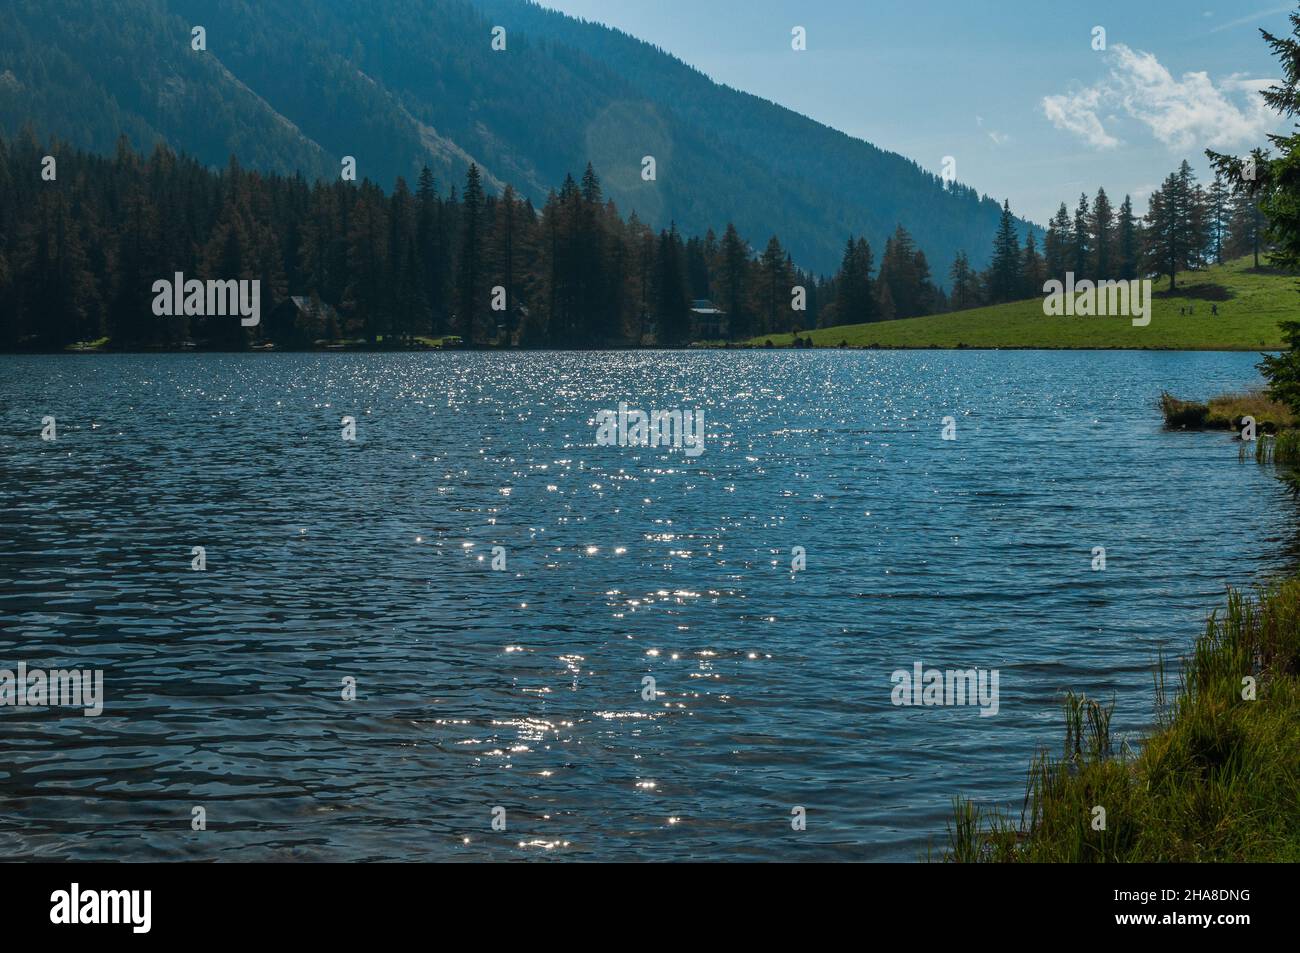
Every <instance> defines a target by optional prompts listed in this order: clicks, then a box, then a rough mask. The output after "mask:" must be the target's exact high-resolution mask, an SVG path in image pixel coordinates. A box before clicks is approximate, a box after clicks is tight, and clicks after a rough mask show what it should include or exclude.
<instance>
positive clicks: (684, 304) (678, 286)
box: [654, 225, 691, 347]
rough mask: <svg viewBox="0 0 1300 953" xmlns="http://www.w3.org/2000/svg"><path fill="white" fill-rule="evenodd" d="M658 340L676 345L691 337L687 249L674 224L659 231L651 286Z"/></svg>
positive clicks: (669, 344) (672, 345) (684, 342)
mask: <svg viewBox="0 0 1300 953" xmlns="http://www.w3.org/2000/svg"><path fill="white" fill-rule="evenodd" d="M654 298H655V321H656V323H657V325H658V328H659V343H660V344H665V345H668V346H670V347H678V346H681V345H683V344H686V343H687V342H688V341H689V340H690V332H691V327H690V299H689V298H688V297H687V291H686V250H685V248H684V247H683V245H682V239H681V236H680V235H679V234H678V233H677V226H676V225H672V226H671V227H670V228H669V229H668V230H667V231H663V232H660V233H659V250H658V255H657V256H656V277H655V287H654Z"/></svg>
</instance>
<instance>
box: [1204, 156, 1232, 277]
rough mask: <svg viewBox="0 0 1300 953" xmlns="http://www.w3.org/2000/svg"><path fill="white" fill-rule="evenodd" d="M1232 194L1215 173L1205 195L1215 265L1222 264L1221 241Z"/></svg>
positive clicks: (1225, 232)
mask: <svg viewBox="0 0 1300 953" xmlns="http://www.w3.org/2000/svg"><path fill="white" fill-rule="evenodd" d="M1231 199H1232V194H1231V191H1230V190H1229V189H1228V183H1227V180H1226V179H1224V177H1223V174H1222V173H1216V174H1215V176H1214V182H1213V183H1212V184H1211V185H1210V188H1209V191H1208V192H1207V194H1206V200H1207V202H1208V205H1209V215H1210V218H1209V227H1210V244H1211V247H1212V249H1213V256H1214V261H1215V263H1216V264H1220V265H1221V264H1223V240H1224V238H1225V237H1226V235H1227V232H1228V212H1229V209H1230V206H1231Z"/></svg>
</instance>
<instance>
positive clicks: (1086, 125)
mask: <svg viewBox="0 0 1300 953" xmlns="http://www.w3.org/2000/svg"><path fill="white" fill-rule="evenodd" d="M1105 57H1106V65H1107V75H1106V77H1105V78H1104V79H1102V80H1101V81H1100V82H1098V83H1095V84H1093V85H1092V86H1086V87H1084V88H1082V89H1079V90H1076V91H1074V92H1071V93H1065V94H1061V95H1056V96H1046V97H1044V98H1043V101H1042V107H1043V113H1044V115H1045V116H1046V117H1047V118H1048V120H1050V121H1051V123H1052V124H1053V125H1055V126H1056V127H1057V128H1058V129H1063V130H1065V131H1067V132H1071V133H1074V134H1075V135H1077V136H1079V137H1080V138H1082V139H1084V140H1085V141H1086V142H1088V143H1089V144H1091V145H1092V146H1093V147H1094V148H1097V149H1110V148H1114V147H1115V146H1117V145H1118V144H1119V139H1118V138H1117V137H1116V136H1115V135H1113V134H1112V133H1111V132H1108V131H1107V130H1106V127H1105V125H1104V124H1103V122H1102V119H1101V113H1103V112H1107V113H1109V112H1112V111H1113V112H1118V113H1119V114H1120V115H1122V116H1126V117H1128V118H1129V119H1133V120H1136V121H1137V122H1139V123H1141V124H1142V125H1144V126H1146V127H1147V129H1148V130H1149V131H1150V132H1151V134H1152V135H1153V136H1154V137H1155V138H1156V139H1157V140H1158V141H1160V142H1162V143H1164V144H1165V145H1167V146H1169V147H1170V148H1171V149H1175V150H1187V149H1190V148H1211V149H1222V148H1230V147H1233V146H1241V145H1254V144H1256V143H1258V142H1260V141H1261V140H1262V139H1263V138H1264V135H1265V133H1267V132H1269V131H1270V130H1272V129H1274V128H1275V127H1276V126H1277V125H1278V122H1279V120H1278V117H1277V116H1275V115H1274V114H1273V113H1271V112H1270V111H1269V109H1268V107H1267V106H1266V105H1265V104H1264V101H1263V100H1262V99H1261V98H1260V97H1259V95H1258V91H1259V90H1260V89H1262V88H1264V87H1266V86H1269V85H1271V83H1272V82H1274V81H1273V80H1267V79H1249V78H1246V77H1243V76H1241V75H1239V74H1238V75H1233V76H1230V77H1228V78H1226V79H1224V80H1221V81H1220V82H1219V83H1218V84H1217V85H1216V84H1215V82H1214V81H1213V80H1211V79H1210V76H1209V74H1208V73H1206V72H1204V71H1199V72H1189V73H1184V74H1183V75H1182V77H1181V78H1179V79H1175V78H1174V76H1173V74H1172V73H1170V72H1169V70H1168V69H1166V68H1165V67H1164V66H1163V65H1161V63H1160V61H1159V60H1157V59H1156V58H1155V56H1154V55H1152V54H1151V53H1145V52H1143V51H1141V50H1133V49H1130V48H1129V47H1127V46H1125V45H1124V44H1122V43H1116V44H1114V45H1113V46H1112V47H1111V48H1110V50H1109V51H1108V52H1107V53H1106V54H1105ZM1111 118H1112V117H1111V116H1109V115H1108V116H1107V120H1108V121H1110V120H1111Z"/></svg>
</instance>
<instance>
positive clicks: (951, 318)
mask: <svg viewBox="0 0 1300 953" xmlns="http://www.w3.org/2000/svg"><path fill="white" fill-rule="evenodd" d="M1250 266H1251V259H1249V258H1243V259H1239V260H1237V261H1233V262H1229V263H1228V264H1225V265H1221V266H1216V267H1213V268H1209V269H1206V270H1205V271H1197V272H1186V273H1183V274H1180V275H1179V276H1178V290H1177V292H1176V294H1175V295H1174V296H1173V297H1169V296H1168V287H1169V282H1168V280H1167V279H1166V280H1164V281H1160V282H1156V283H1155V284H1154V285H1153V287H1152V292H1153V296H1152V310H1151V323H1150V324H1149V325H1147V326H1146V327H1140V328H1139V327H1134V326H1133V324H1132V322H1131V320H1130V319H1129V318H1120V317H1105V318H1095V317H1094V318H1087V317H1048V316H1047V315H1044V314H1043V301H1042V299H1041V298H1033V299H1030V300H1028V301H1017V302H1014V303H1011V304H1001V305H994V306H991V307H987V308H973V309H971V310H969V311H957V312H953V313H951V314H936V315H930V316H928V317H924V318H907V319H904V320H899V321H877V322H875V323H872V324H853V325H843V326H841V327H835V328H825V329H822V330H820V331H811V332H808V333H805V334H804V335H803V336H804V337H808V336H809V335H811V337H812V339H813V343H814V344H816V345H817V346H818V347H835V346H836V345H838V344H839V343H840V342H841V341H845V342H847V343H848V344H849V345H850V346H851V347H870V346H871V345H873V344H879V345H880V346H881V347H960V346H962V345H965V346H966V347H1034V348H1040V347H1041V348H1175V349H1183V350H1245V351H1255V350H1269V349H1275V348H1279V347H1281V344H1282V337H1281V334H1280V332H1279V331H1278V326H1277V325H1278V322H1279V321H1281V320H1283V319H1284V318H1291V319H1300V276H1297V275H1293V274H1284V273H1280V272H1276V271H1273V270H1270V269H1267V268H1263V269H1261V270H1260V271H1254V270H1253V269H1252V268H1251V267H1250ZM1212 305H1215V306H1217V307H1218V309H1219V313H1218V315H1217V316H1213V315H1211V313H1210V308H1211V306H1212ZM1189 308H1190V309H1191V310H1192V313H1190V314H1180V313H1179V311H1180V309H1189ZM770 338H771V341H772V343H773V344H774V345H776V346H778V347H784V346H788V345H789V344H790V343H791V339H792V336H791V335H789V334H780V335H771V336H770ZM767 339H768V338H767V337H763V338H755V339H754V340H753V341H751V342H750V343H752V344H754V345H757V346H762V345H763V343H764V342H765V341H766V340H767Z"/></svg>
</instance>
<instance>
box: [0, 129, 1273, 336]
mask: <svg viewBox="0 0 1300 953" xmlns="http://www.w3.org/2000/svg"><path fill="white" fill-rule="evenodd" d="M51 160H52V161H53V163H54V164H53V166H49V163H50V162H51ZM47 167H48V168H50V169H52V172H53V177H52V178H50V177H48V175H47V174H46V169H47ZM1262 229H1263V224H1262V218H1261V215H1260V212H1259V209H1258V208H1257V207H1256V205H1255V203H1254V202H1253V200H1252V199H1251V198H1250V196H1249V195H1248V194H1247V193H1245V192H1242V191H1233V190H1230V189H1228V188H1227V186H1226V185H1225V184H1224V181H1223V180H1220V179H1216V181H1215V183H1214V184H1213V185H1212V186H1211V188H1210V189H1208V190H1206V189H1202V188H1201V187H1200V186H1199V185H1197V184H1196V182H1195V178H1194V176H1193V175H1192V173H1191V170H1190V167H1189V166H1188V165H1187V163H1183V165H1182V167H1181V168H1180V169H1179V170H1178V171H1177V172H1175V173H1172V174H1171V175H1170V176H1169V178H1168V179H1167V180H1166V182H1165V185H1164V186H1163V187H1162V188H1161V189H1160V190H1158V191H1157V192H1156V193H1155V194H1154V195H1153V196H1152V197H1151V200H1150V204H1149V208H1148V211H1147V214H1146V215H1145V216H1144V217H1143V218H1142V219H1138V218H1137V217H1136V215H1135V213H1134V211H1133V208H1132V202H1131V200H1130V199H1129V198H1128V197H1125V199H1124V201H1123V203H1122V204H1121V205H1120V207H1119V209H1118V210H1116V209H1114V208H1112V206H1111V203H1110V201H1109V199H1108V197H1107V196H1106V193H1105V190H1104V189H1103V190H1099V191H1098V193H1097V196H1096V198H1095V199H1094V200H1092V201H1091V202H1090V201H1089V199H1088V198H1087V196H1086V195H1085V196H1080V200H1079V205H1078V208H1077V209H1076V212H1075V215H1074V217H1073V219H1071V218H1070V216H1069V215H1068V213H1067V211H1066V209H1065V206H1064V205H1062V206H1061V210H1060V211H1059V212H1058V214H1057V216H1056V217H1055V218H1054V219H1053V221H1052V223H1051V227H1050V228H1049V229H1048V231H1047V237H1046V241H1045V243H1044V245H1045V247H1044V250H1043V253H1042V254H1040V253H1039V251H1038V248H1037V243H1036V239H1035V235H1034V232H1032V231H1030V232H1028V233H1027V234H1026V235H1025V239H1024V242H1023V245H1022V244H1021V242H1020V240H1019V238H1018V228H1017V221H1016V219H1015V217H1014V215H1013V214H1012V212H1011V209H1010V207H1009V205H1006V204H1004V206H1003V212H1002V217H1001V222H1000V224H999V226H998V228H997V229H996V230H995V231H994V232H993V233H992V234H990V235H989V236H987V238H986V243H987V244H986V246H985V247H990V248H991V249H992V252H991V256H990V257H991V263H990V265H989V267H988V268H987V269H985V270H983V271H977V270H976V269H975V268H974V267H973V266H971V264H970V259H969V258H968V257H967V255H966V254H965V253H964V252H962V253H960V254H959V255H958V257H957V260H956V262H955V263H954V265H953V267H952V270H951V274H950V279H951V288H952V293H951V295H949V294H947V293H945V292H944V290H943V289H942V288H940V287H939V286H938V285H937V283H936V282H935V280H934V276H933V275H932V273H931V270H930V266H929V262H928V260H927V258H926V255H925V252H924V251H922V250H921V249H919V248H918V247H917V244H916V242H915V241H914V239H913V237H912V236H911V235H910V234H909V232H908V231H907V229H905V228H904V227H903V226H901V225H898V226H896V227H895V229H894V231H893V233H892V234H890V235H889V237H888V238H887V239H886V240H885V243H884V247H883V248H882V249H881V250H880V254H879V260H877V257H876V252H875V250H874V249H873V248H872V246H871V244H870V243H869V242H868V241H867V239H866V238H864V237H861V236H856V237H855V236H849V237H848V239H847V241H846V242H845V244H844V246H843V250H842V256H841V261H840V267H839V269H838V270H837V271H836V273H835V274H834V275H831V276H828V277H827V276H820V275H814V274H811V273H809V272H808V271H806V270H804V269H802V268H800V267H799V266H798V265H796V263H795V262H794V260H793V258H792V256H791V255H790V253H789V252H788V251H787V249H786V248H785V246H784V245H783V243H782V240H781V238H780V237H778V236H776V235H770V236H768V237H767V238H766V240H764V241H762V242H760V243H759V244H754V245H751V243H750V238H751V237H750V236H746V235H743V234H742V233H741V232H740V231H739V230H738V229H737V228H736V226H735V225H734V224H725V225H722V224H720V225H719V227H718V229H717V230H714V229H709V230H707V231H706V232H705V233H704V234H703V235H685V234H683V232H682V231H681V230H679V229H678V228H677V227H676V226H675V225H673V224H672V223H670V224H669V226H668V227H667V228H663V229H659V230H655V229H653V228H651V227H650V226H649V225H648V224H646V223H645V222H642V221H641V220H640V219H639V217H638V216H637V215H636V213H635V212H633V213H631V214H629V215H627V216H624V215H622V214H621V213H620V210H619V208H618V205H617V203H615V202H614V201H613V200H612V199H610V198H609V197H608V196H607V195H606V194H605V193H604V190H603V188H602V185H601V182H600V179H599V178H598V176H597V175H596V173H595V171H594V170H593V168H592V167H591V166H590V165H588V166H587V168H586V170H585V172H584V173H583V174H582V175H581V177H580V178H578V179H575V178H574V177H573V176H566V177H565V178H564V180H563V182H562V183H561V184H560V185H559V186H558V187H557V188H555V189H552V190H550V191H549V192H548V193H547V195H546V198H545V201H544V202H543V203H542V205H541V207H540V208H538V207H535V206H534V205H533V203H532V202H531V201H530V200H529V199H527V198H522V197H520V196H519V194H518V193H516V192H515V190H514V189H513V188H512V187H511V186H508V185H507V186H506V187H505V188H504V189H503V190H501V191H500V192H499V193H496V192H493V191H492V190H490V189H488V188H486V187H485V186H484V183H483V181H482V176H481V174H480V172H479V170H478V168H477V167H476V166H474V165H471V166H470V168H469V170H468V172H467V173H466V176H465V178H464V180H463V181H459V182H457V183H453V184H450V185H448V184H447V183H444V182H440V181H439V180H438V179H437V178H436V177H435V175H434V174H433V172H432V170H430V169H428V168H425V169H423V170H422V171H421V172H420V174H419V176H418V177H417V179H416V182H415V188H414V189H412V188H410V187H408V185H407V183H406V182H405V180H403V179H401V178H399V179H398V181H397V184H396V187H395V188H394V189H393V190H392V191H391V192H387V193H386V192H385V191H384V190H382V189H381V188H380V187H379V186H377V185H376V184H374V183H373V182H371V181H369V180H366V179H363V180H362V181H360V182H353V181H343V180H342V179H336V180H335V181H333V182H331V183H328V184H326V183H323V182H320V181H316V182H309V181H308V179H307V178H306V177H304V176H303V175H300V174H295V175H292V176H284V175H279V174H274V173H272V174H265V173H261V172H257V171H250V170H247V169H245V168H243V167H242V166H241V165H240V163H239V162H238V161H237V160H236V159H234V158H233V157H232V158H231V159H230V160H229V162H228V163H227V165H226V166H225V168H223V169H221V170H220V171H214V170H211V169H208V168H207V167H205V166H204V165H203V164H202V163H200V162H199V161H198V160H197V159H194V158H192V157H188V156H184V155H177V154H175V153H173V152H172V151H171V150H170V149H168V148H167V147H166V146H162V145H159V146H156V147H155V148H154V150H153V151H152V153H150V154H149V155H147V156H146V155H143V154H141V153H137V152H136V151H134V150H133V149H132V148H131V147H130V144H129V142H128V141H127V140H126V138H125V137H123V138H122V139H121V140H120V141H119V143H118V148H117V150H116V152H115V154H114V155H113V156H112V157H105V156H98V155H94V154H91V153H87V152H83V151H80V150H76V149H73V148H71V147H68V146H64V145H62V144H52V145H42V144H41V143H39V142H38V141H37V140H36V138H35V136H34V134H32V133H31V132H30V131H29V132H28V133H27V134H26V135H24V136H22V137H20V138H19V139H17V140H15V141H13V142H5V141H3V140H0V347H3V348H6V349H23V348H32V349H43V350H57V349H62V348H65V347H68V346H69V345H73V344H76V343H78V342H95V341H99V342H103V341H104V339H107V343H108V345H109V346H111V347H115V348H123V349H135V348H148V347H183V346H195V347H210V348H222V349H241V348H245V347H249V346H257V345H260V344H264V343H268V342H269V343H272V344H274V345H276V346H279V347H286V348H310V347H316V346H321V345H323V344H328V343H329V342H339V341H344V340H348V341H353V342H364V343H366V344H368V345H370V346H394V347H397V346H413V345H427V344H429V343H431V339H435V340H438V341H441V340H442V339H444V338H449V337H456V338H459V339H460V342H459V343H461V344H464V345H467V346H473V347H565V348H593V347H628V346H645V345H658V346H670V347H671V346H681V345H685V344H688V343H691V342H693V341H698V340H715V341H716V340H721V339H728V340H735V341H744V340H747V339H750V338H753V337H762V336H763V335H768V334H781V333H787V332H791V331H795V332H798V331H805V330H812V329H814V328H825V327H833V326H836V325H842V324H858V323H862V322H868V321H878V320H888V319H892V318H906V317H913V316H918V315H925V314H932V313H935V312H939V311H945V310H948V309H950V308H956V309H960V308H968V307H975V306H978V305H981V304H986V303H998V302H1002V301H1011V300H1016V299H1020V298H1026V297H1032V296H1036V295H1038V294H1041V293H1042V283H1043V281H1044V280H1045V279H1046V278H1052V277H1058V278H1059V277H1061V276H1063V275H1064V273H1065V272H1067V271H1073V272H1074V274H1075V277H1076V280H1078V279H1083V278H1091V279H1094V280H1095V279H1100V278H1132V277H1139V276H1146V275H1151V274H1160V273H1161V272H1162V271H1165V270H1166V269H1167V268H1170V267H1172V268H1174V269H1175V270H1186V269H1195V268H1199V267H1203V266H1204V265H1206V264H1208V263H1210V262H1213V261H1222V260H1223V259H1224V257H1225V256H1229V257H1230V256H1232V255H1236V254H1242V253H1247V252H1249V251H1250V249H1251V248H1252V247H1254V248H1255V249H1259V248H1260V246H1261V243H1262V240H1261V234H1262ZM1264 247H1265V248H1267V245H1266V244H1265V245H1264ZM177 272H180V273H182V274H183V275H185V276H186V277H187V278H197V279H199V280H206V279H232V278H237V279H251V280H257V281H260V282H261V315H262V322H261V324H260V325H259V326H257V327H255V328H250V329H244V328H242V327H241V326H240V325H239V323H238V322H237V321H234V320H231V319H229V318H228V317H221V316H206V317H194V318H193V319H191V318H187V317H185V316H157V315H155V314H154V312H153V308H152V302H153V299H154V293H153V290H152V288H153V284H154V282H155V281H158V280H160V279H171V278H172V276H173V275H174V274H175V273H177ZM710 302H711V304H709V303H710ZM693 308H695V309H696V310H693ZM710 310H716V311H720V312H722V314H721V315H720V316H719V317H720V318H721V323H717V321H718V318H713V319H710V317H709V313H710ZM711 320H712V322H713V323H710V322H711Z"/></svg>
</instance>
